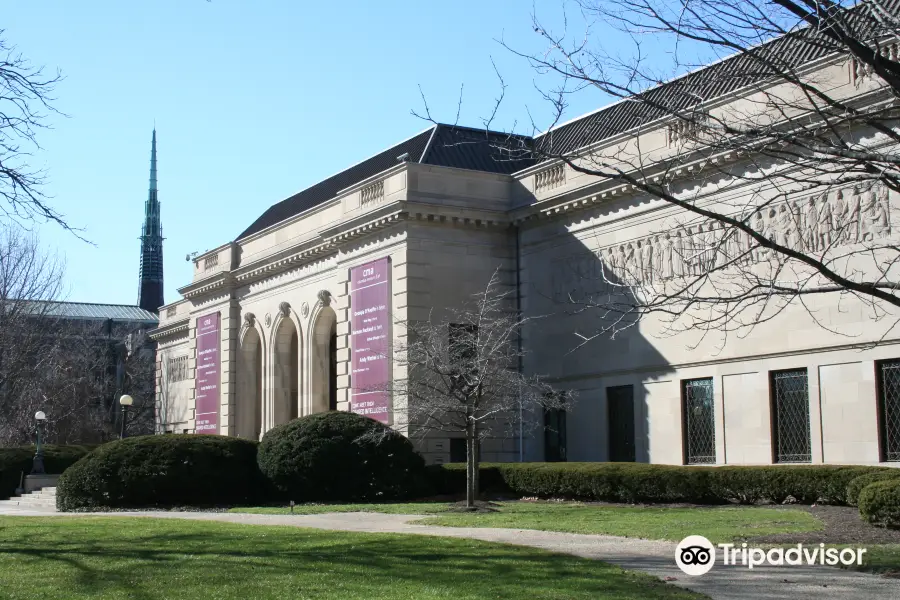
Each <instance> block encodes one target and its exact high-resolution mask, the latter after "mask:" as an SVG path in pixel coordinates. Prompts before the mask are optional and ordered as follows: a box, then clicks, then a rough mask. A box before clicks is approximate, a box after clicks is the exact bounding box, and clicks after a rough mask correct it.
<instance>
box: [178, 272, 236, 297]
mask: <svg viewBox="0 0 900 600" xmlns="http://www.w3.org/2000/svg"><path fill="white" fill-rule="evenodd" d="M232 280H233V276H232V275H231V272H229V271H220V272H218V273H216V274H215V275H212V276H210V277H207V278H205V279H201V280H200V281H195V282H194V283H191V284H188V285H186V286H184V287H183V288H179V289H178V293H179V294H181V295H182V296H184V297H185V298H197V297H199V296H205V295H207V294H209V293H210V292H213V291H215V290H218V289H220V288H223V287H225V286H226V285H228V284H230V283H231V281H232Z"/></svg>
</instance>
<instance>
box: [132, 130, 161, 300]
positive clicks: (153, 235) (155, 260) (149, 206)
mask: <svg viewBox="0 0 900 600" xmlns="http://www.w3.org/2000/svg"><path fill="white" fill-rule="evenodd" d="M157 194H158V190H157V188H156V125H155V124H154V126H153V141H152V142H151V145H150V193H149V194H148V196H147V202H146V203H145V204H144V226H143V228H142V229H141V237H140V240H141V268H140V283H139V288H138V305H139V306H140V307H141V308H143V309H144V310H149V311H151V312H157V311H158V310H159V307H160V306H162V305H163V304H164V302H163V251H162V242H163V236H162V221H161V220H160V210H159V198H158V196H157Z"/></svg>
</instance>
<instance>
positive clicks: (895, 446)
mask: <svg viewBox="0 0 900 600" xmlns="http://www.w3.org/2000/svg"><path fill="white" fill-rule="evenodd" d="M878 371H879V377H880V381H879V390H878V391H879V396H880V398H879V399H878V400H879V402H878V404H879V406H878V410H879V413H880V415H879V416H880V417H881V448H882V456H883V457H884V460H886V461H900V360H891V361H885V362H882V363H878Z"/></svg>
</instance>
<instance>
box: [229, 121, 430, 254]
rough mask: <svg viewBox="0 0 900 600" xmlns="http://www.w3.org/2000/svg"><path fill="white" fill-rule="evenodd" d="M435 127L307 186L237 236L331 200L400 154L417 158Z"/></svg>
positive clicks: (257, 230)
mask: <svg viewBox="0 0 900 600" xmlns="http://www.w3.org/2000/svg"><path fill="white" fill-rule="evenodd" d="M433 129H434V128H429V129H427V130H425V131H423V132H422V133H420V134H418V135H415V136H413V137H411V138H409V139H408V140H406V141H403V142H400V143H399V144H397V145H396V146H391V147H390V148H388V149H387V150H385V151H383V152H380V153H379V154H376V155H375V156H373V157H371V158H367V159H366V160H364V161H362V162H361V163H357V164H355V165H353V166H352V167H350V168H349V169H346V170H345V171H341V172H340V173H338V174H337V175H333V176H331V177H329V178H328V179H325V180H323V181H320V182H319V183H317V184H315V185H313V186H312V187H308V188H306V189H305V190H303V191H302V192H299V193H296V194H294V195H293V196H291V197H290V198H288V199H286V200H282V201H281V202H279V203H278V204H275V205H274V206H272V207H271V208H269V210H267V211H266V212H264V213H263V214H262V216H260V217H259V218H258V219H256V221H254V222H253V224H252V225H250V227H248V228H247V229H245V230H244V232H243V233H241V235H239V236H238V239H241V238H244V237H247V236H248V235H253V234H254V233H257V232H259V231H262V230H263V229H265V228H267V227H271V226H272V225H275V224H276V223H280V222H281V221H284V220H285V219H290V218H291V217H293V216H295V215H298V214H300V213H302V212H303V211H306V210H309V209H310V208H313V207H314V206H318V205H319V204H322V203H323V202H327V201H328V200H331V199H332V198H334V197H335V196H336V195H337V193H338V192H339V191H341V190H342V189H344V188H348V187H350V186H351V185H354V184H356V183H359V182H360V181H363V180H365V179H368V178H369V177H372V176H373V175H377V174H378V173H381V172H382V171H384V170H386V169H389V168H391V167H393V166H394V165H396V164H398V161H397V157H398V156H401V155H403V154H406V153H408V154H409V159H410V161H413V162H415V161H417V160H418V159H419V157H420V156H422V153H423V152H424V151H425V146H426V145H427V144H428V139H429V138H430V137H431V133H432V131H433Z"/></svg>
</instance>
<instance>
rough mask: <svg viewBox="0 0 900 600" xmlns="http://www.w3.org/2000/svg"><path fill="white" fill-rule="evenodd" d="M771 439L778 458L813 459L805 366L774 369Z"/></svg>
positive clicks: (777, 460)
mask: <svg viewBox="0 0 900 600" xmlns="http://www.w3.org/2000/svg"><path fill="white" fill-rule="evenodd" d="M771 377H772V382H771V386H772V387H771V390H772V430H773V431H772V442H773V444H774V447H775V452H774V454H775V456H774V458H775V462H780V463H782V462H785V463H789V462H811V460H812V446H811V444H810V427H809V386H808V379H807V374H806V369H800V370H797V371H780V372H776V373H772V375H771Z"/></svg>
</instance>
